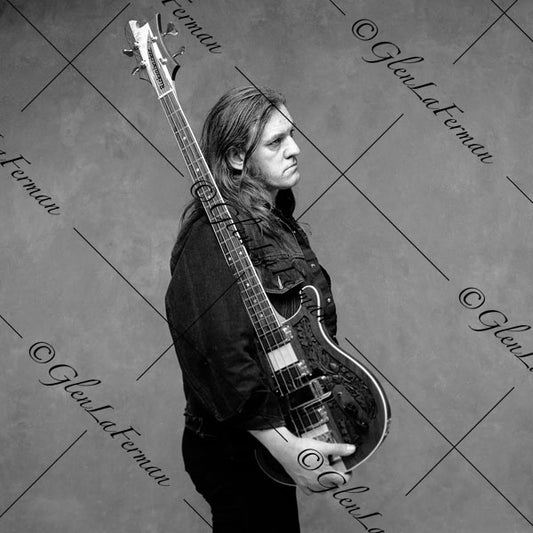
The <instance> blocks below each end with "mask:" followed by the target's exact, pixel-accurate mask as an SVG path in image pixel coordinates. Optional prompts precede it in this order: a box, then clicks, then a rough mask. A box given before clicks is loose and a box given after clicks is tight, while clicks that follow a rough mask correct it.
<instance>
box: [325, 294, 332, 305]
mask: <svg viewBox="0 0 533 533" xmlns="http://www.w3.org/2000/svg"><path fill="white" fill-rule="evenodd" d="M326 302H328V304H330V303H331V298H330V297H329V296H328V297H327V298H326Z"/></svg>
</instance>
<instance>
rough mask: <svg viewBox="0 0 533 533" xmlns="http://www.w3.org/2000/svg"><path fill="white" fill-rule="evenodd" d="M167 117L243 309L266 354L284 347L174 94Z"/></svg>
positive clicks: (167, 98) (165, 103)
mask: <svg viewBox="0 0 533 533" xmlns="http://www.w3.org/2000/svg"><path fill="white" fill-rule="evenodd" d="M160 102H161V105H162V107H163V110H164V112H165V115H166V117H167V119H168V121H169V123H170V126H171V128H172V131H173V132H174V137H175V138H176V142H177V143H178V146H179V148H180V150H181V153H182V155H183V158H184V160H185V163H186V164H187V168H188V169H189V173H190V175H191V178H192V180H193V183H194V184H193V188H192V190H193V193H194V194H195V195H196V196H197V197H198V198H199V199H200V201H201V202H202V205H203V206H204V209H205V212H206V214H207V217H208V219H209V222H210V223H211V226H212V228H213V231H214V233H215V236H216V238H217V241H218V243H219V245H220V247H221V249H222V252H223V254H224V258H225V259H226V262H227V264H228V265H229V267H230V269H231V270H232V272H233V275H234V276H235V278H236V283H237V284H238V285H239V289H240V291H241V296H242V299H243V302H244V306H245V308H246V311H247V312H248V315H249V316H250V319H251V321H252V324H253V326H254V329H255V331H256V333H257V335H258V337H259V339H260V341H261V343H262V345H263V347H264V348H265V350H267V351H272V350H273V349H275V348H277V347H278V346H279V345H281V344H282V343H284V341H285V337H284V335H283V334H282V333H281V332H280V330H279V328H280V324H279V321H278V318H277V315H276V313H275V311H274V309H273V307H272V304H271V303H270V301H269V299H268V297H267V295H266V293H265V290H264V288H263V286H262V284H261V281H260V279H259V276H258V274H257V272H256V270H255V268H254V266H253V263H252V261H251V259H250V256H249V254H248V250H247V249H246V248H245V246H244V244H243V240H242V238H241V237H240V235H239V232H238V230H237V227H236V225H235V221H234V220H233V217H232V216H231V213H230V211H229V209H228V206H227V204H226V202H225V201H224V199H223V197H222V195H221V194H220V191H219V189H218V186H217V184H216V182H215V180H214V178H213V175H212V174H211V171H210V170H209V167H208V166H207V163H206V161H205V158H204V156H203V154H202V152H201V150H200V147H199V145H198V141H197V140H196V137H195V136H194V133H193V131H192V129H191V127H190V125H189V122H188V120H187V118H186V117H185V114H184V113H183V110H182V108H181V105H180V103H179V101H178V99H177V97H176V95H175V93H174V91H171V92H169V93H168V94H166V95H164V96H162V97H161V98H160Z"/></svg>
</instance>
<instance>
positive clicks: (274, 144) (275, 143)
mask: <svg viewBox="0 0 533 533" xmlns="http://www.w3.org/2000/svg"><path fill="white" fill-rule="evenodd" d="M280 142H281V138H280V137H278V138H277V139H274V140H273V141H272V142H271V143H270V146H276V145H278V144H279V143H280Z"/></svg>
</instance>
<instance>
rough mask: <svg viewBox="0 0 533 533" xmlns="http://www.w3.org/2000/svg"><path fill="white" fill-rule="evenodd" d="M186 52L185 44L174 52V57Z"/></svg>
mask: <svg viewBox="0 0 533 533" xmlns="http://www.w3.org/2000/svg"><path fill="white" fill-rule="evenodd" d="M184 53H185V46H182V47H181V48H180V49H179V50H178V51H177V52H176V53H175V54H172V59H174V58H175V57H178V56H181V55H183V54H184Z"/></svg>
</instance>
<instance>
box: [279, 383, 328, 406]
mask: <svg viewBox="0 0 533 533" xmlns="http://www.w3.org/2000/svg"><path fill="white" fill-rule="evenodd" d="M326 380H327V378H326V377H325V376H320V377H318V378H315V379H312V380H311V381H308V382H307V383H306V384H305V385H304V386H302V387H299V388H297V389H296V390H293V391H291V392H289V393H288V394H287V396H286V398H287V401H288V403H289V408H290V409H291V410H293V409H300V408H302V407H307V406H308V405H312V404H314V403H317V402H322V401H324V400H325V399H327V398H329V397H330V396H331V392H330V391H327V390H326V389H325V387H324V382H325V381H326Z"/></svg>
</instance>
